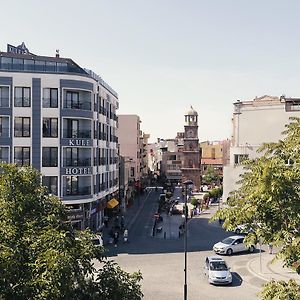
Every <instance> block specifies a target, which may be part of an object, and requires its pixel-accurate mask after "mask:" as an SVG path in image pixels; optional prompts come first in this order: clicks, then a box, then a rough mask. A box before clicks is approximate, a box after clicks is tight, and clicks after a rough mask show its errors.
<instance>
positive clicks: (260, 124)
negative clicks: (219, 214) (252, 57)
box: [223, 95, 300, 201]
mask: <svg viewBox="0 0 300 300" xmlns="http://www.w3.org/2000/svg"><path fill="white" fill-rule="evenodd" d="M233 105H234V112H233V117H232V125H233V134H232V137H231V146H230V160H229V164H227V165H225V166H224V171H223V172H224V176H223V199H224V201H225V200H226V199H227V198H228V196H229V193H230V192H231V191H234V190H236V189H237V188H238V185H237V183H236V182H237V181H238V180H239V179H240V174H242V172H243V167H242V166H241V162H242V161H243V160H244V159H245V158H250V159H252V158H256V157H258V156H259V155H260V154H259V153H257V149H258V148H259V147H260V146H261V145H262V144H263V143H268V142H277V141H279V140H280V139H282V138H283V135H282V132H283V131H284V130H285V125H286V124H288V123H289V122H290V121H289V118H290V117H300V98H287V97H285V96H281V97H272V96H267V95H265V96H262V97H259V98H255V99H253V100H250V101H239V100H238V101H237V102H235V103H234V104H233Z"/></svg>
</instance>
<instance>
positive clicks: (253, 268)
mask: <svg viewBox="0 0 300 300" xmlns="http://www.w3.org/2000/svg"><path fill="white" fill-rule="evenodd" d="M246 267H247V270H248V272H249V273H250V274H252V275H253V276H255V277H258V278H259V279H261V280H263V281H265V282H267V281H269V278H268V277H266V276H264V275H263V274H262V273H260V268H261V266H260V259H259V257H254V258H252V259H251V260H249V261H248V262H247V265H246Z"/></svg>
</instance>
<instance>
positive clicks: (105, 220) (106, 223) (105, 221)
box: [103, 216, 108, 228]
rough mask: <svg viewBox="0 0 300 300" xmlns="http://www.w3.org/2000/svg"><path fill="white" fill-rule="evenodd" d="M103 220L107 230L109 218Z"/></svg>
mask: <svg viewBox="0 0 300 300" xmlns="http://www.w3.org/2000/svg"><path fill="white" fill-rule="evenodd" d="M103 220H104V225H105V227H106V228H107V227H108V216H104V218H103Z"/></svg>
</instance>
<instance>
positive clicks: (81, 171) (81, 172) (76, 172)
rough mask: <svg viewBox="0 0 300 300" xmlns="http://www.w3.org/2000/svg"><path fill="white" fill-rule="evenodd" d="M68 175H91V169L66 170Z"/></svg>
mask: <svg viewBox="0 0 300 300" xmlns="http://www.w3.org/2000/svg"><path fill="white" fill-rule="evenodd" d="M65 173H66V175H89V174H92V172H91V168H66V172H65Z"/></svg>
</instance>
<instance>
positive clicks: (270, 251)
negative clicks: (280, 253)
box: [268, 243, 273, 254]
mask: <svg viewBox="0 0 300 300" xmlns="http://www.w3.org/2000/svg"><path fill="white" fill-rule="evenodd" d="M268 247H269V254H273V245H272V244H271V243H269V245H268Z"/></svg>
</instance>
